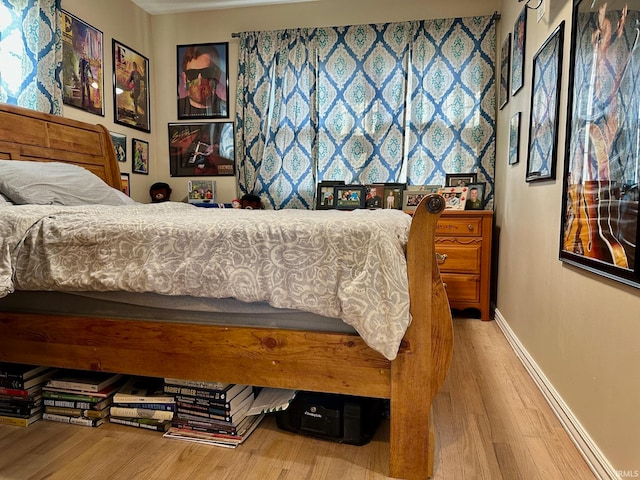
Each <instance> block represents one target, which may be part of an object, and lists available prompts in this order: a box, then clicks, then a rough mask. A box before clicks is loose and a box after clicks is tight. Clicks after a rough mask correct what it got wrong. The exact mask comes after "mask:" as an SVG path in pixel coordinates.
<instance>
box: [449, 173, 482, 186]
mask: <svg viewBox="0 0 640 480" xmlns="http://www.w3.org/2000/svg"><path fill="white" fill-rule="evenodd" d="M477 180H478V175H477V174H476V173H447V175H446V177H445V185H444V186H445V187H464V186H465V185H469V184H470V183H476V181H477Z"/></svg>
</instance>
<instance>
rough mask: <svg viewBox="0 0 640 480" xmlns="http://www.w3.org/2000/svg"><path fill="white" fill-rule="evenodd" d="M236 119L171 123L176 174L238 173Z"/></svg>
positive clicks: (171, 155) (172, 166) (172, 167)
mask: <svg viewBox="0 0 640 480" xmlns="http://www.w3.org/2000/svg"><path fill="white" fill-rule="evenodd" d="M233 139H234V132H233V122H217V123H170V124H169V166H170V170H171V176H172V177H191V176H196V175H209V176H212V175H219V176H223V175H234V174H235V149H234V143H233Z"/></svg>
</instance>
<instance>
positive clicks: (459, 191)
mask: <svg viewBox="0 0 640 480" xmlns="http://www.w3.org/2000/svg"><path fill="white" fill-rule="evenodd" d="M468 192H469V187H468V186H461V187H443V188H441V189H440V194H441V195H442V196H443V197H444V201H445V207H444V208H445V210H464V209H465V205H466V204H467V194H468Z"/></svg>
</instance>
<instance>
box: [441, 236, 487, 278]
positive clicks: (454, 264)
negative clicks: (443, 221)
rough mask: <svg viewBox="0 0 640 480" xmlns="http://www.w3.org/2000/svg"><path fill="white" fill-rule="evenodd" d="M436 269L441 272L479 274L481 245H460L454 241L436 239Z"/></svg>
mask: <svg viewBox="0 0 640 480" xmlns="http://www.w3.org/2000/svg"><path fill="white" fill-rule="evenodd" d="M436 252H437V260H438V268H440V271H441V272H443V273H444V272H450V273H473V274H479V273H480V266H481V264H482V255H481V253H482V245H481V244H480V243H478V244H469V245H460V244H458V243H457V241H456V239H454V238H452V239H440V238H438V239H436Z"/></svg>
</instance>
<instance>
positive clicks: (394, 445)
mask: <svg viewBox="0 0 640 480" xmlns="http://www.w3.org/2000/svg"><path fill="white" fill-rule="evenodd" d="M16 115H17V116H18V117H25V119H26V120H25V119H22V118H18V119H16V118H15V117H16ZM12 118H13V120H11V119H12ZM27 120H28V122H27V123H29V122H31V123H33V122H35V124H34V125H37V126H38V128H39V129H40V130H39V132H41V133H39V134H38V135H34V136H28V140H27V143H28V144H25V142H24V139H23V138H22V137H21V143H20V144H18V143H17V142H14V141H13V138H18V137H19V136H16V137H13V135H14V134H15V132H14V130H15V129H13V127H11V126H10V123H11V122H14V121H19V122H22V123H20V124H24V122H25V121H27ZM31 123H29V125H31ZM40 124H42V125H40ZM29 128H31V129H33V128H35V127H33V126H32V127H29ZM26 130H27V128H26V127H25V132H26ZM60 131H64V132H66V133H65V135H71V138H73V139H74V140H73V141H67V143H65V142H64V141H58V140H56V141H55V142H54V144H55V154H53V153H51V152H50V153H49V154H48V155H49V156H48V157H47V156H46V154H45V159H49V160H57V161H67V162H70V163H76V164H77V163H78V161H77V153H76V152H77V148H75V145H77V144H78V145H84V144H86V143H87V142H88V140H87V136H90V137H92V138H94V140H95V137H96V136H97V137H98V139H97V141H98V145H100V148H99V149H98V150H101V151H103V152H104V156H103V157H102V158H101V159H98V156H96V157H95V158H94V157H92V160H91V166H90V169H91V170H96V171H100V172H102V178H104V179H105V180H106V181H107V182H108V183H110V184H111V185H112V186H115V187H117V188H119V181H120V180H119V175H118V174H117V172H118V171H119V170H118V165H117V161H116V159H115V155H113V151H112V149H111V141H110V139H109V135H108V131H107V129H106V128H104V127H92V128H88V126H87V125H86V124H82V123H80V122H74V121H71V120H65V119H62V118H58V117H53V116H51V115H44V114H35V113H34V112H28V111H22V109H17V108H15V107H7V106H3V105H0V158H3V157H4V158H13V159H15V160H20V159H30V158H33V155H32V152H36V153H37V156H42V155H43V152H46V151H47V149H49V150H51V149H53V145H52V144H51V142H52V137H56V135H58V133H56V132H60ZM83 132H84V133H83ZM41 135H44V137H42V138H41ZM56 138H57V137H56ZM46 142H49V143H46ZM65 145H67V146H66V147H65ZM104 145H107V146H108V147H109V148H105V147H104ZM65 149H66V150H68V152H67V153H65V151H66V150H65ZM105 150H108V151H105ZM98 160H99V161H98ZM101 163H102V164H103V167H101V166H100V164H101ZM87 168H89V167H87ZM443 208H444V200H443V198H442V197H441V196H439V195H429V196H428V197H426V198H425V199H424V200H423V202H422V203H421V204H420V206H419V207H418V208H417V210H416V212H415V215H414V217H413V221H412V225H411V231H410V236H409V243H408V246H407V260H408V264H409V271H408V275H409V285H410V299H411V314H412V317H413V320H412V323H411V325H410V327H409V329H408V331H407V333H406V335H405V337H404V340H403V342H402V345H401V348H400V351H399V353H398V356H397V358H396V359H395V360H394V361H391V362H390V361H389V360H387V359H385V358H384V357H383V356H382V355H380V354H379V353H377V352H375V351H374V350H372V349H371V348H369V347H368V346H367V345H366V344H365V343H364V342H363V341H362V339H361V338H360V337H359V336H357V335H350V334H337V333H321V332H308V331H299V330H278V329H270V328H241V327H220V326H205V325H194V324H188V323H179V322H176V323H167V322H162V321H149V320H133V319H131V320H128V319H113V318H112V319H109V318H95V317H78V316H73V317H65V316H59V315H34V314H25V313H13V312H2V311H0V332H1V334H0V361H10V362H22V363H30V364H38V365H49V366H55V367H63V368H77V369H83V370H98V371H110V372H119V373H125V374H135V375H149V376H155V377H166V376H171V377H179V378H190V379H195V380H217V381H226V382H233V383H245V384H251V385H260V386H272V387H282V388H295V389H300V390H311V391H320V392H332V393H343V394H350V395H361V396H369V397H379V398H390V399H391V434H390V435H391V437H390V443H391V445H390V448H391V455H390V468H389V471H390V475H391V476H393V477H398V478H406V479H410V480H412V479H424V478H426V477H427V476H428V474H429V473H430V466H431V465H432V461H433V443H432V442H431V441H430V425H429V414H430V410H431V403H432V401H433V398H434V397H435V394H436V393H437V391H438V389H439V388H440V387H441V385H442V382H443V381H444V378H445V375H446V372H447V369H448V367H449V363H450V360H451V354H452V346H453V334H452V325H451V313H450V310H449V306H448V302H447V298H446V293H445V290H444V287H443V284H442V281H441V279H440V274H439V271H438V267H437V264H436V261H435V230H436V223H437V220H438V216H439V213H440V212H441V211H442V209H443ZM1 305H2V300H1V299H0V306H1Z"/></svg>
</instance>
